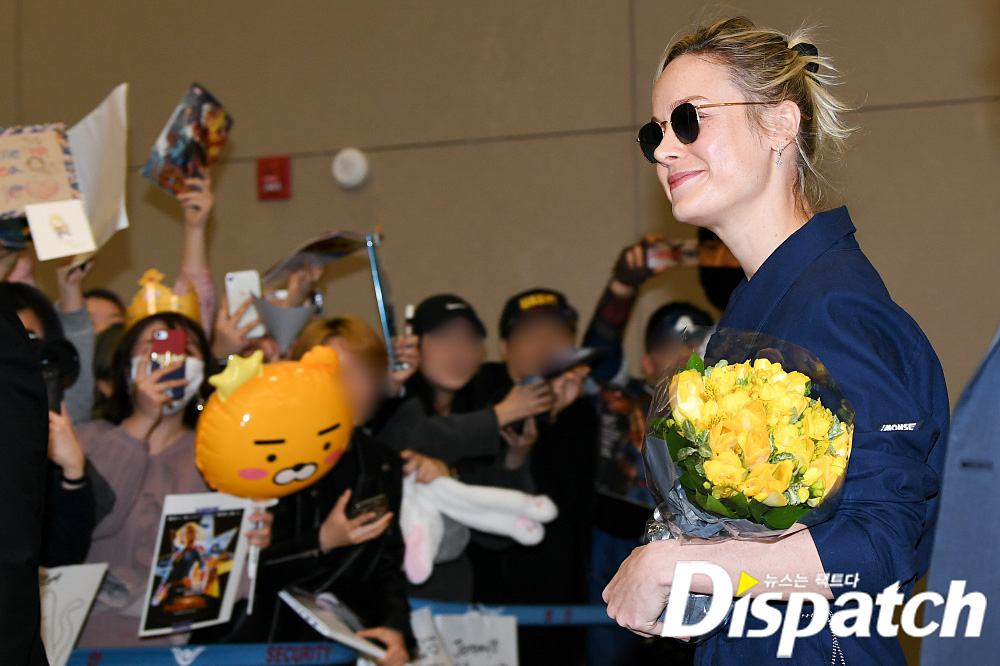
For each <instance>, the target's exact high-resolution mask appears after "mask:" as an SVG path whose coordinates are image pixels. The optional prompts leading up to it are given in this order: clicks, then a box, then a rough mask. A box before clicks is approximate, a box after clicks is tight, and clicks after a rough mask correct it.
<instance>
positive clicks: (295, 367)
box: [195, 346, 353, 499]
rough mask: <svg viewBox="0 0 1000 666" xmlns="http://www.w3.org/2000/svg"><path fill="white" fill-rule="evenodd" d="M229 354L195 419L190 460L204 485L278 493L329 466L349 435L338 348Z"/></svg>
mask: <svg viewBox="0 0 1000 666" xmlns="http://www.w3.org/2000/svg"><path fill="white" fill-rule="evenodd" d="M262 360H263V354H262V353H261V352H260V351H257V352H255V353H254V354H253V355H252V356H251V357H250V358H246V359H244V358H240V357H233V358H232V359H231V360H230V361H229V363H228V364H227V365H226V369H225V371H223V372H222V373H220V374H218V375H213V376H212V377H210V378H209V380H208V381H209V383H211V384H212V385H213V386H215V387H216V389H217V390H216V391H215V393H214V394H212V396H211V397H210V398H209V399H208V402H207V403H206V404H205V409H204V411H202V413H201V416H200V417H199V418H198V428H197V430H196V432H195V459H196V462H197V464H198V469H199V470H200V471H201V474H202V476H204V477H205V481H206V482H207V483H208V485H209V486H211V487H212V488H215V489H216V490H221V491H222V492H225V493H229V494H231V495H236V496H238V497H249V498H253V499H270V498H277V497H284V496H285V495H289V494H291V493H294V492H296V491H298V490H302V489H303V488H306V487H307V486H310V485H312V484H313V483H315V482H316V481H318V480H319V479H321V478H322V477H323V475H325V474H326V473H327V472H329V471H330V469H331V468H332V467H333V466H334V464H335V463H336V462H337V460H339V459H340V456H341V454H343V452H344V450H345V449H346V448H347V443H348V440H349V439H350V437H351V424H352V423H353V421H352V420H351V410H350V407H349V403H348V398H347V390H346V388H345V386H344V383H343V380H342V379H341V377H340V373H339V372H338V369H337V366H338V362H337V353H336V352H335V351H333V350H332V349H330V348H329V347H325V346H321V347H314V348H313V349H312V350H310V351H309V352H307V353H306V354H305V356H303V357H302V360H301V361H281V362H278V363H269V364H266V365H265V364H264V363H263V362H262Z"/></svg>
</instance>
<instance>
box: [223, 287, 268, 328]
mask: <svg viewBox="0 0 1000 666" xmlns="http://www.w3.org/2000/svg"><path fill="white" fill-rule="evenodd" d="M253 296H257V297H259V296H260V273H258V272H257V271H253V270H250V271H233V272H231V273H226V300H227V301H228V302H229V314H230V316H232V315H233V314H235V313H236V311H237V310H239V309H240V306H241V305H243V303H244V302H245V301H246V300H247V299H248V298H251V297H253ZM257 317H258V315H257V308H256V307H254V306H253V305H251V306H250V308H249V309H248V310H247V312H246V314H245V315H243V318H242V319H241V320H240V322H239V325H240V327H241V328H242V327H244V326H247V325H248V324H250V323H251V322H252V321H254V320H255V319H257ZM265 333H266V330H265V329H264V324H258V325H257V326H254V327H253V329H252V330H251V331H250V332H249V333H247V337H248V338H262V337H264V334H265Z"/></svg>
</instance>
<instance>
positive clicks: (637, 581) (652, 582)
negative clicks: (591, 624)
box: [601, 540, 678, 636]
mask: <svg viewBox="0 0 1000 666" xmlns="http://www.w3.org/2000/svg"><path fill="white" fill-rule="evenodd" d="M677 545H678V542H677V541H671V540H666V541H653V542H652V543H648V544H646V545H645V546H639V547H638V548H636V549H635V550H633V551H632V553H631V554H630V555H629V556H628V557H627V558H625V561H624V562H622V565H621V566H620V567H618V573H616V574H615V576H614V578H612V579H611V582H610V583H608V585H607V587H605V588H604V593H603V594H602V595H601V596H602V598H603V599H604V601H605V603H607V604H608V617H610V618H611V619H612V620H614V621H615V622H617V623H618V624H619V625H621V626H622V627H625V628H626V629H628V630H629V631H631V632H633V633H636V634H639V635H640V636H659V635H660V633H661V632H662V631H663V623H662V622H660V615H661V614H662V613H663V609H664V608H666V606H667V597H668V596H669V594H670V585H669V580H670V577H671V576H672V575H673V570H674V563H675V562H676V560H677V557H676V554H675V552H674V548H676V547H677Z"/></svg>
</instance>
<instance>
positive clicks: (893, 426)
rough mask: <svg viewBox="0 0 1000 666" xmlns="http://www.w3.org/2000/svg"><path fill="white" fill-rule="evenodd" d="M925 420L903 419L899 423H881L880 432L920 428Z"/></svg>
mask: <svg viewBox="0 0 1000 666" xmlns="http://www.w3.org/2000/svg"><path fill="white" fill-rule="evenodd" d="M922 424H923V421H901V422H899V423H880V424H879V425H878V430H879V432H900V431H906V430H919V429H920V426H921V425H922Z"/></svg>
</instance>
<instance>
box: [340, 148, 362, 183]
mask: <svg viewBox="0 0 1000 666" xmlns="http://www.w3.org/2000/svg"><path fill="white" fill-rule="evenodd" d="M368 173H369V169H368V158H367V157H365V154H364V153H363V152H361V151H360V150H358V149H357V148H344V149H343V150H341V151H340V152H338V153H337V154H336V155H334V157H333V179H334V180H336V181H337V184H338V185H340V186H341V187H343V188H344V189H347V190H353V189H354V188H356V187H360V186H361V185H363V184H364V182H365V181H366V180H368Z"/></svg>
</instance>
